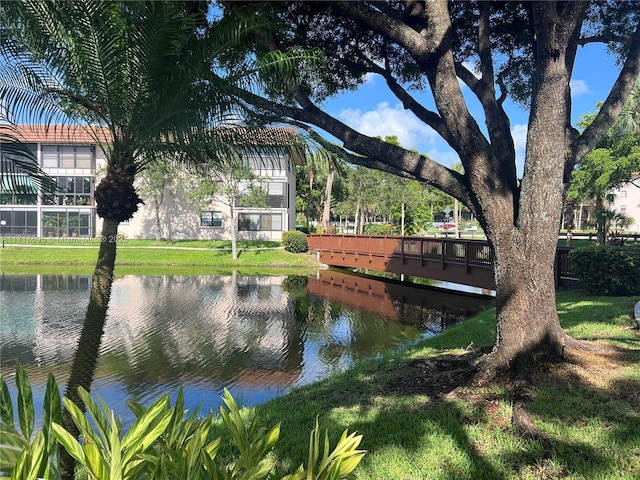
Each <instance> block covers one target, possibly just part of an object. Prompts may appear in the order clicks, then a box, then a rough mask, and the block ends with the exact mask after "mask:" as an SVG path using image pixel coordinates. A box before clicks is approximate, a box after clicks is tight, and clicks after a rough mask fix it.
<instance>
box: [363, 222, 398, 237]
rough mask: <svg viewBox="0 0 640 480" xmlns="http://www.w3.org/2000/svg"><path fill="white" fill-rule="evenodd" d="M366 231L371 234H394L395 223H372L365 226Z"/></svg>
mask: <svg viewBox="0 0 640 480" xmlns="http://www.w3.org/2000/svg"><path fill="white" fill-rule="evenodd" d="M365 232H366V233H367V234H369V235H393V234H394V231H393V225H392V224H390V223H382V224H381V223H372V224H369V225H366V226H365Z"/></svg>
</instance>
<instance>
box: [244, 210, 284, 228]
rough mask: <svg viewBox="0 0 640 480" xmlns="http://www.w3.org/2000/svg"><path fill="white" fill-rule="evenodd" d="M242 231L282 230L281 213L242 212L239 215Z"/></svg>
mask: <svg viewBox="0 0 640 480" xmlns="http://www.w3.org/2000/svg"><path fill="white" fill-rule="evenodd" d="M238 230H240V231H250V232H256V231H272V232H281V231H282V214H281V213H240V214H239V215H238Z"/></svg>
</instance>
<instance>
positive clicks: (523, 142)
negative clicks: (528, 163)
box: [511, 124, 527, 178]
mask: <svg viewBox="0 0 640 480" xmlns="http://www.w3.org/2000/svg"><path fill="white" fill-rule="evenodd" d="M511 136H512V137H513V143H514V144H515V148H516V172H517V174H518V177H519V178H522V174H523V173H524V157H525V151H526V148H527V126H526V125H522V124H518V125H514V126H513V127H511Z"/></svg>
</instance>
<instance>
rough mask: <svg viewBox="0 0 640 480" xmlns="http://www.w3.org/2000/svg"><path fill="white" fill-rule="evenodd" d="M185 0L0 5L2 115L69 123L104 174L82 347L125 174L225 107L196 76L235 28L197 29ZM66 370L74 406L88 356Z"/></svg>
mask: <svg viewBox="0 0 640 480" xmlns="http://www.w3.org/2000/svg"><path fill="white" fill-rule="evenodd" d="M197 4H198V2H173V1H148V2H143V1H124V2H113V1H107V0H105V1H101V0H83V1H82V2H77V1H47V2H45V1H42V0H22V1H19V2H2V3H1V4H0V15H1V18H2V22H1V23H2V25H1V26H0V35H1V36H0V56H1V59H0V70H1V72H0V98H2V101H3V105H2V106H3V108H4V109H5V110H6V112H8V114H7V117H8V119H9V120H10V121H12V122H15V123H33V124H44V125H46V126H47V127H49V128H50V129H53V128H55V127H54V125H56V124H74V123H75V124H78V125H81V126H82V128H84V129H85V130H87V131H88V132H89V133H90V134H91V135H92V137H93V139H94V141H95V142H96V144H99V145H101V147H102V148H103V150H104V151H105V152H106V154H107V158H106V160H107V166H106V175H105V177H104V178H103V179H102V181H101V182H100V184H99V185H98V186H97V187H96V189H95V200H96V208H97V213H98V215H99V216H100V217H101V218H102V219H103V227H102V242H101V243H100V249H99V254H98V259H97V262H96V267H95V270H94V273H93V280H92V289H91V295H90V301H89V306H88V308H87V313H86V320H85V324H84V327H83V332H82V333H81V339H80V342H79V345H86V346H88V347H87V348H88V349H89V350H96V351H97V349H98V347H99V341H100V340H99V336H98V340H97V344H96V341H85V342H83V340H82V337H83V336H84V335H85V334H91V333H93V335H94V336H95V332H101V331H102V328H103V326H104V320H105V316H106V310H107V306H108V301H109V297H110V293H111V286H112V282H113V271H114V265H115V259H116V246H117V238H118V225H119V223H120V222H122V221H126V220H129V219H130V218H131V217H132V216H133V214H134V213H135V212H136V210H137V209H138V205H139V204H140V203H141V199H140V197H139V196H138V193H137V191H136V188H135V186H134V180H135V178H136V175H137V174H138V173H139V172H141V171H142V170H144V169H145V168H146V166H147V165H149V164H150V162H153V161H154V160H155V159H157V158H160V157H161V156H163V155H167V154H178V153H179V152H184V150H185V147H186V146H189V147H192V146H193V145H196V144H197V143H198V142H199V141H201V139H202V138H203V137H205V136H207V135H210V133H209V132H211V131H212V127H215V126H216V125H217V124H219V123H221V122H224V121H225V118H226V115H227V114H229V112H231V111H232V109H233V102H232V101H231V100H230V98H229V96H228V95H226V94H225V91H224V84H221V83H217V82H216V79H217V77H215V78H207V77H206V72H208V71H209V70H210V68H211V65H212V64H213V63H214V61H215V58H216V55H217V54H219V53H220V52H224V51H225V50H226V47H227V46H228V45H229V44H231V43H233V42H236V41H237V40H238V38H239V37H238V35H239V33H238V32H241V31H242V29H241V28H236V29H235V30H234V32H228V33H227V32H219V31H216V32H207V31H206V30H205V29H204V28H202V27H203V23H202V21H203V19H206V17H205V15H204V14H203V13H202V12H200V11H197V9H195V7H194V5H197ZM255 21H256V22H258V21H259V19H256V20H255ZM236 27H237V25H236ZM205 79H206V80H205ZM221 143H222V141H221V140H220V138H219V137H215V138H214V137H209V141H208V148H211V145H218V144H221ZM221 148H222V146H221ZM87 348H85V350H86V349H87ZM95 357H96V355H95V354H94V352H93V351H91V352H81V351H80V349H79V350H78V351H77V352H76V358H75V360H74V367H75V365H76V364H81V363H82V362H85V361H86V359H87V358H89V359H90V358H93V359H94V360H93V362H94V364H95ZM74 367H72V374H71V377H70V379H69V384H68V387H67V396H69V397H70V398H71V399H72V400H74V401H75V402H76V403H78V404H81V401H80V399H79V398H78V396H77V393H76V390H77V386H78V385H84V386H85V388H87V389H89V385H86V383H87V382H89V384H90V382H91V378H92V376H93V369H94V365H83V367H84V368H83V369H78V370H77V371H76V368H74ZM87 367H88V368H87ZM76 373H77V375H76Z"/></svg>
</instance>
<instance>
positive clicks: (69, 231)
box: [42, 211, 91, 237]
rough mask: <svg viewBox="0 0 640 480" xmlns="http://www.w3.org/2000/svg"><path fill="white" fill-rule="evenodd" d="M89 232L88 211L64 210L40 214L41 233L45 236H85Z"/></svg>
mask: <svg viewBox="0 0 640 480" xmlns="http://www.w3.org/2000/svg"><path fill="white" fill-rule="evenodd" d="M90 234H91V214H90V213H84V212H66V211H65V212H45V213H43V214H42V235H43V236H45V237H86V236H90Z"/></svg>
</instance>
